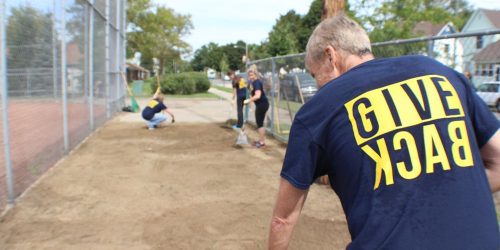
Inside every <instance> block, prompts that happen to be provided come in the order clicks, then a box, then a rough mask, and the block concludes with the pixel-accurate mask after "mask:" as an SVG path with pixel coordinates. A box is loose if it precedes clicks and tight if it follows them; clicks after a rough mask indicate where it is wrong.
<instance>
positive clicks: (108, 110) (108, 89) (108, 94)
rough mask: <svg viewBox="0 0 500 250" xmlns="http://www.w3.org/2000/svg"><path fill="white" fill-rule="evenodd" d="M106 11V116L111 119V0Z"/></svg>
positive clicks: (107, 0) (107, 2) (107, 1)
mask: <svg viewBox="0 0 500 250" xmlns="http://www.w3.org/2000/svg"><path fill="white" fill-rule="evenodd" d="M105 9H106V10H105V11H104V18H106V27H105V28H104V32H105V34H106V35H105V38H104V48H105V52H104V53H105V57H106V59H105V64H104V82H105V83H106V118H107V119H109V118H110V117H111V102H112V98H111V86H110V85H111V83H110V82H109V79H110V77H109V74H110V72H109V68H110V65H109V64H110V55H109V44H110V42H109V40H110V39H109V34H110V32H109V30H110V28H109V25H110V23H109V12H110V11H109V0H106V7H105Z"/></svg>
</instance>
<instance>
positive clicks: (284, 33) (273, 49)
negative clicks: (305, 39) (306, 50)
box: [267, 10, 303, 56]
mask: <svg viewBox="0 0 500 250" xmlns="http://www.w3.org/2000/svg"><path fill="white" fill-rule="evenodd" d="M302 29H303V28H302V22H301V16H300V15H299V14H297V13H296V12H295V11H293V10H291V11H288V13H286V14H285V15H282V16H280V18H279V19H278V21H277V22H276V24H275V25H274V26H273V29H272V30H271V32H269V42H268V44H267V46H268V47H267V50H268V53H269V54H271V55H272V56H280V55H288V54H294V53H298V52H299V50H300V47H299V40H298V36H299V34H300V33H302Z"/></svg>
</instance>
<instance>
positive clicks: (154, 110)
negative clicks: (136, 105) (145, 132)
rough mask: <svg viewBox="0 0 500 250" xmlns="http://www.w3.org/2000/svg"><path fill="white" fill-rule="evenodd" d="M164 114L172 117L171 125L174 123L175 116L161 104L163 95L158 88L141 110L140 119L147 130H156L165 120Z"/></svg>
mask: <svg viewBox="0 0 500 250" xmlns="http://www.w3.org/2000/svg"><path fill="white" fill-rule="evenodd" d="M165 113H168V114H169V115H170V116H171V117H172V123H174V122H175V116H174V114H173V113H172V111H171V109H169V108H168V107H167V106H165V104H163V95H162V94H161V93H160V89H159V88H158V90H157V91H156V93H155V94H154V96H153V99H152V100H151V101H149V103H148V105H147V106H146V107H145V108H144V109H143V110H142V118H144V120H146V122H147V125H148V129H149V130H153V129H155V128H157V127H158V125H159V124H160V123H162V122H164V121H166V120H167V116H166V115H165Z"/></svg>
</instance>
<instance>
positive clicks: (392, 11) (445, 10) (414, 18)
mask: <svg viewBox="0 0 500 250" xmlns="http://www.w3.org/2000/svg"><path fill="white" fill-rule="evenodd" d="M363 2H364V1H363ZM470 14H471V11H470V7H468V4H467V2H465V1H464V0H453V1H450V0H432V1H431V0H392V1H385V2H384V3H383V4H382V5H380V6H379V7H378V8H377V9H375V11H374V14H373V15H371V16H368V17H364V20H366V21H367V24H368V25H369V26H371V27H373V31H372V32H371V33H370V38H371V40H372V41H373V42H382V41H390V40H394V39H405V38H411V37H415V36H417V34H415V33H414V32H413V29H414V27H415V25H416V24H417V23H418V22H420V21H430V22H432V23H435V24H437V23H443V24H444V23H447V22H449V21H451V22H453V23H454V24H455V25H457V27H459V28H461V27H462V26H463V25H464V24H465V22H466V20H467V19H468V18H469V16H470Z"/></svg>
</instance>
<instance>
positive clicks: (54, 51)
mask: <svg viewBox="0 0 500 250" xmlns="http://www.w3.org/2000/svg"><path fill="white" fill-rule="evenodd" d="M56 1H57V0H54V1H53V11H54V13H52V78H53V79H52V81H53V85H54V89H53V91H54V93H53V95H54V98H57V37H56V35H57V32H56Z"/></svg>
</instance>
